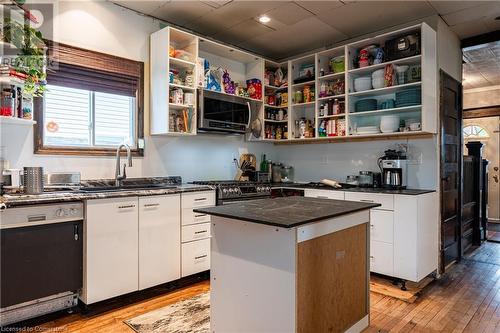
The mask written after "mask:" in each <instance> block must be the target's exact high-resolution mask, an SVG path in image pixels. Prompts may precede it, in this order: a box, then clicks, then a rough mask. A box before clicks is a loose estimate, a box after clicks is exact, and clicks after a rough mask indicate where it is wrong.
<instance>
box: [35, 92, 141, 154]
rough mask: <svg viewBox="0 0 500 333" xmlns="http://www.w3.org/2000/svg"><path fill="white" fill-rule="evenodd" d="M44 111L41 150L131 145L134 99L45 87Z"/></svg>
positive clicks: (134, 115) (133, 138) (132, 143)
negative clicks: (43, 147) (42, 146)
mask: <svg viewBox="0 0 500 333" xmlns="http://www.w3.org/2000/svg"><path fill="white" fill-rule="evenodd" d="M44 110H45V115H44V137H43V144H44V146H56V147H67V146H75V147H116V146H118V145H120V144H121V143H126V144H128V145H130V146H131V147H134V145H135V141H136V140H135V129H134V124H135V117H136V112H135V111H136V110H135V98H134V97H129V96H124V95H118V94H108V93H101V92H96V91H89V90H84V89H75V88H68V87H61V86H54V85H48V86H47V92H46V93H45V97H44ZM134 148H135V147H134Z"/></svg>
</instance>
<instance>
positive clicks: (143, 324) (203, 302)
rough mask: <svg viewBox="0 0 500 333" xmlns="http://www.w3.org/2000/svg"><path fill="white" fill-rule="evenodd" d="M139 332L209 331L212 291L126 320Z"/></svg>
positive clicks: (206, 332) (190, 332)
mask: <svg viewBox="0 0 500 333" xmlns="http://www.w3.org/2000/svg"><path fill="white" fill-rule="evenodd" d="M124 323H125V324H127V325H128V326H130V328H132V329H133V330H134V331H136V332H137V333H209V332H210V293H209V292H206V293H203V294H200V295H198V296H195V297H192V298H189V299H186V300H184V301H180V302H177V303H174V304H171V305H168V306H166V307H163V308H160V309H157V310H154V311H150V312H148V313H145V314H142V315H140V316H137V317H134V318H132V319H129V320H126V321H124Z"/></svg>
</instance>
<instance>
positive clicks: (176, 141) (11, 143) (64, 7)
mask: <svg viewBox="0 0 500 333" xmlns="http://www.w3.org/2000/svg"><path fill="white" fill-rule="evenodd" d="M58 12H59V15H57V17H56V20H55V26H56V29H57V30H56V37H55V39H56V40H57V41H60V42H63V43H67V44H71V45H75V46H79V47H83V48H87V49H91V50H95V51H100V52H105V53H109V54H114V55H118V56H122V57H126V58H130V59H134V60H139V61H144V62H145V64H146V68H145V73H146V75H147V73H148V72H149V70H148V62H149V59H148V58H149V55H148V43H149V35H150V34H151V33H152V32H154V31H157V30H158V29H160V22H158V21H156V20H153V19H151V18H147V17H144V16H140V15H137V14H136V13H134V12H132V11H129V10H126V9H123V8H120V7H117V6H115V5H113V4H111V3H109V2H102V1H98V2H90V1H75V2H73V1H59V2H58ZM434 19H435V18H434ZM437 20H439V19H437ZM431 21H432V20H431ZM432 23H434V24H432V26H434V27H436V26H437V27H439V23H437V22H432ZM438 32H439V31H438ZM448 35H449V33H448ZM438 36H440V34H439V33H438ZM453 38H456V37H453ZM440 42H441V41H440ZM438 43H439V42H438ZM451 43H452V45H448V44H449V42H445V44H443V47H441V48H440V51H439V52H440V53H441V58H440V59H441V60H440V62H442V63H443V66H442V67H443V68H445V69H447V70H449V71H451V72H453V73H452V74H454V75H457V74H458V73H455V72H456V71H457V68H458V67H457V64H456V58H455V57H453V59H452V60H449V59H448V58H446V52H448V51H446V49H447V48H448V47H452V48H454V47H455V44H456V41H455V40H453V41H452V42H451ZM460 73H461V71H460ZM145 87H146V92H145V96H146V99H145V111H146V112H145V123H146V124H149V77H146V78H145ZM148 133H149V128H148V126H146V134H148ZM1 134H2V135H1V137H0V146H5V155H6V158H7V159H9V160H10V161H11V167H22V166H28V165H32V166H35V165H41V166H44V167H45V169H46V171H52V172H53V171H81V172H82V177H83V178H84V179H89V178H112V177H113V176H114V158H103V157H66V156H44V155H34V154H33V143H32V142H33V137H32V132H31V130H28V129H19V128H10V129H4V128H2V133H1ZM402 143H407V144H408V145H409V148H410V153H411V154H412V155H414V156H416V158H415V159H416V160H419V159H421V160H422V163H421V164H415V165H412V166H411V167H410V170H409V174H410V176H409V179H408V180H409V184H410V186H411V187H420V188H436V187H437V182H438V181H437V179H438V175H437V170H438V168H437V163H438V162H437V147H438V145H437V139H419V140H410V141H402ZM394 144H395V142H394V141H374V142H351V143H335V144H315V145H290V146H288V145H285V146H274V145H272V144H264V143H247V142H244V140H243V138H242V137H233V136H207V135H202V136H198V137H190V138H171V137H150V136H148V135H147V136H146V149H145V156H144V158H136V159H134V166H133V167H132V168H131V169H130V170H128V174H129V176H133V177H138V176H163V175H180V176H182V177H183V178H184V179H185V180H187V181H189V180H193V179H216V178H218V179H229V178H232V177H233V175H234V167H233V165H232V162H231V161H232V159H233V158H234V157H237V156H238V155H239V153H240V151H242V150H245V149H247V150H248V151H249V152H251V153H254V154H255V155H256V156H257V157H258V158H259V160H260V155H261V154H262V153H267V156H268V158H270V159H272V160H273V161H276V160H283V161H284V162H285V163H287V164H291V165H293V166H294V167H295V173H296V179H297V180H301V181H313V180H320V179H322V178H337V179H339V180H345V177H346V176H347V175H349V174H356V173H357V172H358V171H360V170H373V171H377V166H376V158H377V157H378V156H380V155H381V154H382V153H383V151H384V150H385V149H387V148H391V147H393V146H394ZM420 156H421V158H420Z"/></svg>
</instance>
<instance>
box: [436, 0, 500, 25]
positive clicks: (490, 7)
mask: <svg viewBox="0 0 500 333" xmlns="http://www.w3.org/2000/svg"><path fill="white" fill-rule="evenodd" d="M499 15H500V1H490V2H488V3H486V4H482V5H479V6H474V7H470V8H467V9H463V10H459V11H457V12H454V13H451V14H447V15H443V19H444V21H445V22H446V23H447V24H448V25H449V26H454V25H457V24H460V23H466V22H470V23H472V24H474V23H473V22H475V21H477V20H480V19H482V18H485V17H492V16H493V17H496V16H499Z"/></svg>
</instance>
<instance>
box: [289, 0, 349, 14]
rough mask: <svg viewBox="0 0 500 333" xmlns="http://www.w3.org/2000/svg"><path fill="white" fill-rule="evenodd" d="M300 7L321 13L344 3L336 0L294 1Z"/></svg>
mask: <svg viewBox="0 0 500 333" xmlns="http://www.w3.org/2000/svg"><path fill="white" fill-rule="evenodd" d="M295 3H297V4H298V5H299V6H301V7H302V8H305V9H307V10H308V11H310V12H312V13H314V14H316V15H317V14H321V13H323V12H326V11H329V10H332V9H335V8H338V7H341V6H343V5H344V4H343V3H342V2H340V1H338V0H330V1H295Z"/></svg>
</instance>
